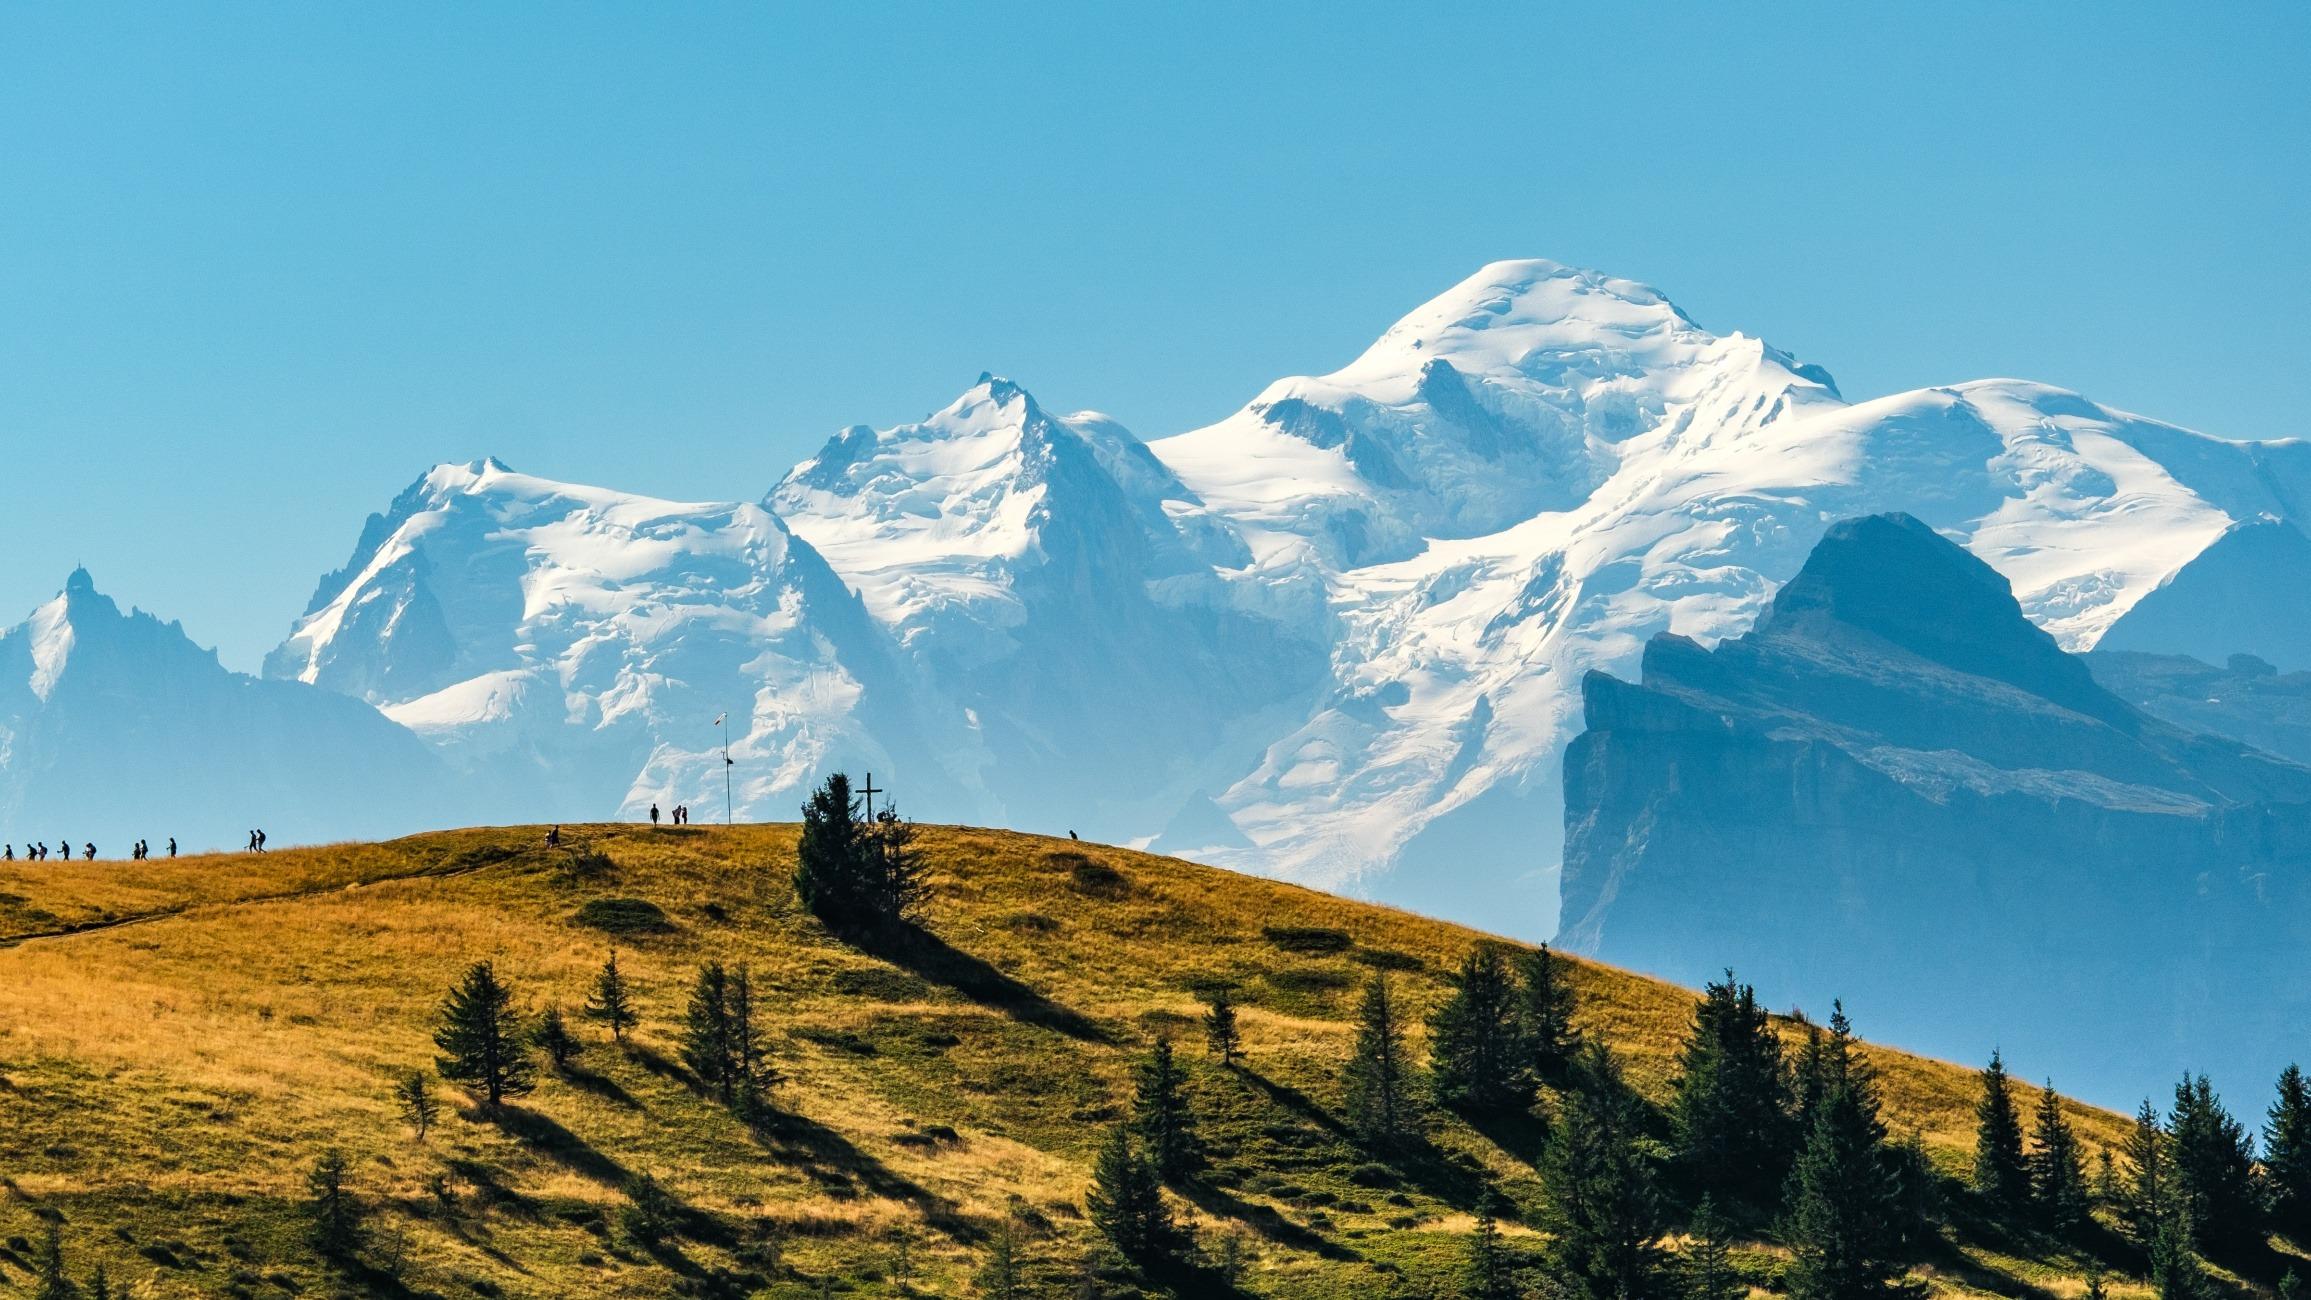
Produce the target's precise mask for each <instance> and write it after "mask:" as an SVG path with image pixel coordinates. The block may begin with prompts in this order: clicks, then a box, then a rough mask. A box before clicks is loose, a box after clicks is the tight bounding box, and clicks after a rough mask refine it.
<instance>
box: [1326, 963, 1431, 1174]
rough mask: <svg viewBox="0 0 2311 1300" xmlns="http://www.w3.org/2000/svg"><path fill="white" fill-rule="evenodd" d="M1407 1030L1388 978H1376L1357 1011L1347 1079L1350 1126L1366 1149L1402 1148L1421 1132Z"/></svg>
mask: <svg viewBox="0 0 2311 1300" xmlns="http://www.w3.org/2000/svg"><path fill="white" fill-rule="evenodd" d="M1410 1076H1411V1070H1410V1069H1409V1068H1408V1066H1407V1064H1406V1061H1405V1048H1404V1026H1403V1024H1402V1023H1401V1021H1400V1020H1399V1018H1398V1015H1397V1011H1396V1001H1395V998H1394V996H1393V995H1392V994H1391V993H1390V991H1389V986H1388V977H1387V976H1386V975H1375V976H1373V977H1372V983H1371V984H1369V985H1368V986H1366V988H1365V990H1364V1001H1363V1004H1362V1005H1361V1006H1359V1007H1358V1008H1357V1012H1356V1045H1355V1048H1354V1049H1353V1051H1352V1052H1351V1054H1350V1056H1349V1058H1348V1066H1347V1069H1346V1070H1345V1071H1344V1074H1343V1078H1342V1092H1343V1093H1344V1094H1345V1097H1346V1100H1347V1110H1348V1124H1349V1127H1350V1128H1352V1129H1354V1130H1355V1131H1356V1136H1357V1138H1358V1139H1359V1140H1360V1141H1362V1142H1363V1143H1364V1144H1365V1145H1366V1146H1368V1147H1372V1148H1376V1149H1387V1148H1390V1147H1397V1146H1402V1145H1403V1144H1405V1143H1407V1142H1409V1141H1411V1140H1412V1138H1413V1137H1414V1135H1415V1134H1416V1133H1417V1132H1418V1125H1417V1117H1416V1114H1415V1110H1414V1102H1413V1098H1412V1096H1411V1077H1410Z"/></svg>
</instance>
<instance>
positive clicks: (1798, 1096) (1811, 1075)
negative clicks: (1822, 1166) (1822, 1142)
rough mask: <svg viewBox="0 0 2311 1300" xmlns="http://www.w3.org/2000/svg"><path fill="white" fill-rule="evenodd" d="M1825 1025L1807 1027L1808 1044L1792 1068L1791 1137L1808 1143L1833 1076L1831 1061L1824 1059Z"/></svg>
mask: <svg viewBox="0 0 2311 1300" xmlns="http://www.w3.org/2000/svg"><path fill="white" fill-rule="evenodd" d="M1826 1050H1827V1049H1826V1048H1825V1046H1824V1044H1823V1040H1822V1027H1821V1026H1820V1025H1816V1024H1808V1025H1807V1026H1806V1027H1805V1046H1803V1047H1800V1048H1799V1049H1797V1060H1796V1061H1795V1062H1793V1063H1792V1064H1791V1066H1790V1071H1789V1125H1788V1129H1787V1131H1788V1133H1789V1137H1790V1140H1791V1141H1792V1142H1794V1143H1796V1144H1798V1145H1801V1146H1802V1145H1804V1143H1805V1140H1806V1135H1807V1134H1809V1133H1812V1132H1813V1121H1814V1115H1815V1113H1816V1112H1817V1111H1819V1110H1820V1109H1821V1103H1822V1093H1823V1092H1824V1091H1825V1090H1826V1088H1827V1080H1828V1078H1829V1067H1828V1062H1827V1061H1826V1059H1825V1058H1824V1055H1823V1054H1824V1052H1825V1051H1826Z"/></svg>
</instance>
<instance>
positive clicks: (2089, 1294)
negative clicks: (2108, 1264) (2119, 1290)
mask: <svg viewBox="0 0 2311 1300" xmlns="http://www.w3.org/2000/svg"><path fill="white" fill-rule="evenodd" d="M2084 1300H2110V1287H2108V1286H2107V1285H2105V1284H2104V1283H2103V1280H2102V1270H2101V1269H2099V1268H2098V1269H2096V1270H2095V1271H2093V1272H2092V1273H2089V1274H2087V1275H2086V1295H2085V1297H2084Z"/></svg>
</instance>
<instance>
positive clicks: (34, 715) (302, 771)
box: [0, 570, 486, 857]
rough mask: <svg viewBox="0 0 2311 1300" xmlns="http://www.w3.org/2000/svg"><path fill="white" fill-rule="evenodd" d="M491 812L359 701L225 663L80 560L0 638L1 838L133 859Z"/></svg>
mask: <svg viewBox="0 0 2311 1300" xmlns="http://www.w3.org/2000/svg"><path fill="white" fill-rule="evenodd" d="M485 811H486V805H484V804H482V803H480V802H479V801H475V800H469V799H468V798H467V797H466V794H465V791H464V788H463V787H462V786H461V785H460V784H459V783H458V782H456V781H455V780H454V779H453V777H452V776H451V773H450V772H449V770H448V768H446V767H445V766H444V765H443V764H442V763H441V762H440V761H439V760H438V759H437V758H436V757H435V756H434V755H433V754H432V753H431V752H430V751H429V750H428V748H427V747H426V746H425V744H424V743H423V742H421V741H420V740H418V738H417V737H415V736H413V735H411V734H410V733H409V732H408V731H406V730H404V729H403V728H401V727H398V726H396V725H394V724H393V723H392V722H391V721H389V720H387V719H386V718H383V717H380V716H379V715H378V714H377V712H376V710H374V709H370V708H367V707H365V706H363V705H362V704H361V703H360V702H359V701H357V700H349V699H346V698H345V697H344V696H342V695H337V694H334V693H332V692H329V691H323V690H316V689H314V688H313V687H310V686H304V685H299V684H297V683H293V682H268V681H260V680H258V679H256V678H254V677H249V676H246V675H244V674H241V673H235V672H228V671H227V670H226V669H225V668H224V667H223V666H222V665H220V664H219V663H218V662H217V657H216V653H215V652H214V651H212V650H203V649H201V648H200V647H198V646H196V645H194V644H193V642H192V640H191V639H190V638H188V637H187V636H186V635H185V632H184V629H183V628H182V627H180V626H178V625H177V624H175V623H163V622H161V621H160V620H159V619H157V618H155V617H153V616H152V615H150V614H146V613H143V612H141V611H137V612H132V613H127V614H123V613H122V612H121V610H120V607H119V606H118V605H116V604H114V603H113V601H112V600H111V598H110V597H107V596H105V595H104V594H103V593H101V592H99V591H98V590H97V589H96V585H95V583H94V582H93V581H92V580H91V579H90V577H89V575H88V573H87V571H86V570H76V571H74V573H73V574H72V577H71V578H70V580H69V581H67V582H66V583H65V585H64V590H63V591H62V592H61V593H59V594H58V595H57V596H56V598H55V599H53V600H51V601H49V602H48V603H46V604H44V605H42V606H41V607H40V608H38V609H36V610H34V611H33V612H32V615H31V617H29V618H27V619H26V620H25V621H24V622H22V623H19V624H17V625H16V626H14V627H12V628H9V629H7V630H6V631H0V840H6V841H7V842H8V843H9V844H11V845H13V846H14V847H15V849H16V851H17V852H18V853H20V854H21V853H22V852H23V851H24V848H25V846H26V845H28V844H31V843H34V842H38V843H43V844H47V845H48V846H49V847H50V848H51V850H55V849H56V848H57V846H58V845H59V844H60V843H61V842H63V841H65V840H67V839H69V840H70V841H71V843H72V844H73V845H74V846H75V847H78V846H82V845H86V844H94V845H96V847H97V850H98V852H100V853H102V854H103V855H105V856H106V857H126V856H127V855H128V849H129V845H130V843H131V842H132V841H134V840H137V839H144V840H148V841H150V842H151V843H152V844H153V845H154V846H155V849H156V852H157V851H159V850H160V848H161V846H165V845H166V843H167V842H168V839H169V837H171V836H174V837H176V839H177V841H178V842H179V844H180V846H182V847H183V848H185V849H186V850H188V851H190V850H194V849H205V848H237V847H239V846H240V845H241V844H242V843H243V842H244V837H245V836H246V835H247V834H248V832H249V831H250V830H252V829H256V828H260V827H261V828H263V829H264V830H265V832H266V834H267V835H268V837H270V838H271V839H273V840H276V841H279V842H294V841H312V840H321V839H331V838H337V837H342V836H348V835H360V836H386V835H396V834H402V833H405V832H408V831H413V830H418V829H422V828H424V827H426V826H433V825H445V824H456V823H459V822H462V821H468V820H472V819H474V818H476V817H478V816H480V815H482V814H483V813H484V812H485Z"/></svg>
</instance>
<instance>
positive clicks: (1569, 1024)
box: [1517, 943, 1581, 1084]
mask: <svg viewBox="0 0 2311 1300" xmlns="http://www.w3.org/2000/svg"><path fill="white" fill-rule="evenodd" d="M1517 976H1518V978H1517V1028H1518V1030H1519V1032H1521V1033H1522V1034H1523V1035H1524V1049H1525V1064H1526V1067H1527V1068H1528V1069H1529V1070H1530V1071H1531V1072H1532V1077H1533V1079H1534V1081H1536V1082H1540V1083H1552V1084H1553V1083H1558V1082H1561V1081H1562V1080H1563V1079H1564V1078H1565V1077H1566V1075H1567V1073H1568V1071H1569V1070H1570V1069H1571V1067H1572V1064H1573V1058H1574V1057H1575V1056H1577V1055H1579V1053H1580V1050H1581V1031H1580V1030H1579V1029H1576V1028H1574V1026H1573V986H1572V984H1571V983H1570V982H1569V981H1567V980H1566V978H1565V961H1564V959H1563V958H1561V957H1559V956H1557V955H1556V954H1555V953H1553V952H1550V951H1549V945H1547V944H1545V943H1544V944H1542V945H1541V946H1540V947H1538V948H1535V949H1533V950H1532V951H1531V952H1528V953H1526V954H1525V955H1524V956H1523V957H1522V958H1520V959H1518V962H1517Z"/></svg>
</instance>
